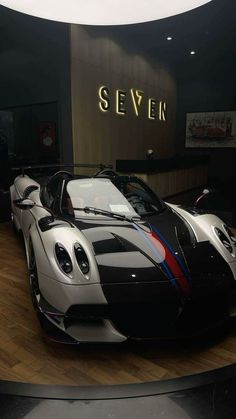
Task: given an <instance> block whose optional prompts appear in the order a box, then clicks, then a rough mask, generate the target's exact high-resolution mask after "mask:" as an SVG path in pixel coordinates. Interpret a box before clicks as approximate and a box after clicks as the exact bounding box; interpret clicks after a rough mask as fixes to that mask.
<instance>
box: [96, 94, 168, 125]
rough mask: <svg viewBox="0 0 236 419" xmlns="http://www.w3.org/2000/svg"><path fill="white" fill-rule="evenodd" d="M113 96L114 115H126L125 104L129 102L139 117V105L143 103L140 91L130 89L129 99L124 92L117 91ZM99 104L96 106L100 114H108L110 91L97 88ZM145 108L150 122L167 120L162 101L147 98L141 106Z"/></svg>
mask: <svg viewBox="0 0 236 419" xmlns="http://www.w3.org/2000/svg"><path fill="white" fill-rule="evenodd" d="M114 96H115V104H114V105H115V106H114V107H115V113H116V114H117V115H123V116H124V115H126V113H127V109H129V107H127V109H126V103H127V102H128V101H131V103H132V104H133V108H134V113H135V115H136V116H139V113H140V112H139V111H140V109H141V105H142V104H143V103H144V100H143V98H144V92H143V91H142V90H140V89H134V88H132V89H130V97H128V93H127V92H126V91H125V90H121V89H117V90H116V91H115V92H114ZM98 97H99V102H98V106H99V108H100V110H101V111H102V112H108V111H109V110H110V108H111V99H110V90H109V89H108V87H106V86H101V87H99V90H98ZM142 106H145V107H146V115H147V117H148V119H150V120H153V121H155V120H159V121H163V122H165V121H166V119H167V103H166V102H165V101H163V100H159V101H157V100H156V99H153V98H147V99H146V100H145V103H144V104H143V105H142Z"/></svg>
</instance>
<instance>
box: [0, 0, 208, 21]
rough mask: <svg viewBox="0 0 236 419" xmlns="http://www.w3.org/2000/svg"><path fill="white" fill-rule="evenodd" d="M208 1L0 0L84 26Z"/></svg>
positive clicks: (159, 14)
mask: <svg viewBox="0 0 236 419" xmlns="http://www.w3.org/2000/svg"><path fill="white" fill-rule="evenodd" d="M211 1H212V0H175V1H166V0H148V2H147V1H143V0H126V1H119V0H99V1H98V0H89V1H84V0H40V1H39V0H0V4H1V5H3V6H6V7H9V8H10V9H14V10H17V11H18V12H23V13H27V14H30V15H33V16H38V17H44V18H45V19H51V20H57V21H61V22H68V23H82V24H87V25H125V24H131V23H140V22H149V21H152V20H157V19H163V18H166V17H170V16H174V15H178V14H179V13H183V12H187V11H188V10H192V9H195V8H196V7H199V6H202V5H204V4H206V3H209V2H211ZM147 4H148V7H147Z"/></svg>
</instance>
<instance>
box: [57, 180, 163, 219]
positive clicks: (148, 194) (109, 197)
mask: <svg viewBox="0 0 236 419" xmlns="http://www.w3.org/2000/svg"><path fill="white" fill-rule="evenodd" d="M163 205H164V204H163V202H162V201H161V200H159V199H158V198H157V197H156V195H155V194H153V193H152V191H150V190H149V188H147V187H146V185H145V184H144V183H142V182H140V181H139V179H137V178H134V180H131V178H128V177H127V178H126V177H118V180H113V179H112V181H111V180H110V179H106V178H89V179H75V180H70V181H69V182H68V183H67V184H66V188H65V191H64V194H63V199H62V212H63V213H66V214H69V215H73V216H74V217H76V218H77V217H80V216H86V217H91V216H96V217H104V216H108V214H93V215H92V214H91V213H90V212H88V211H86V210H84V209H85V208H86V207H92V208H96V209H100V210H103V211H108V212H112V213H115V214H120V215H124V216H126V217H129V218H132V217H136V216H145V215H150V214H155V213H158V212H160V210H161V209H163Z"/></svg>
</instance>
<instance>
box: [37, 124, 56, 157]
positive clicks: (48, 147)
mask: <svg viewBox="0 0 236 419" xmlns="http://www.w3.org/2000/svg"><path fill="white" fill-rule="evenodd" d="M39 135H40V145H41V149H44V151H52V150H54V149H55V141H56V124H55V122H52V121H41V122H40V124H39Z"/></svg>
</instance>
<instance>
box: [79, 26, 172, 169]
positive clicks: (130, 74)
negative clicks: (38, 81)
mask: <svg viewBox="0 0 236 419" xmlns="http://www.w3.org/2000/svg"><path fill="white" fill-rule="evenodd" d="M98 34H99V28H98ZM101 85H106V86H107V87H108V88H109V89H110V91H111V110H109V111H108V112H106V113H103V112H101V110H100V109H99V106H98V103H99V98H98V90H99V87H100V86H101ZM131 88H137V89H141V90H143V91H144V99H143V105H144V103H145V102H147V100H148V98H149V97H151V98H154V99H156V100H158V101H159V100H165V101H166V102H167V121H166V122H163V121H158V119H157V120H149V119H148V118H147V103H145V106H143V105H142V106H143V108H142V111H141V114H140V116H139V117H137V116H136V115H135V112H134V109H133V106H132V101H131V99H129V100H128V99H127V105H126V107H127V114H126V115H125V116H120V115H117V114H116V113H115V90H116V89H122V90H125V91H127V96H128V95H129V94H130V89H131ZM71 93H72V128H73V147H74V161H75V162H83V163H101V162H102V163H105V164H108V163H112V164H113V165H114V167H115V160H116V159H142V158H145V154H146V150H147V149H148V148H152V149H154V151H155V155H156V156H157V157H169V156H172V155H174V154H175V128H176V127H175V125H176V83H175V80H174V79H173V77H172V75H171V74H170V73H169V72H168V70H167V69H166V68H165V67H164V66H163V65H162V64H161V63H160V64H159V65H158V66H155V67H154V66H152V65H151V63H150V62H148V60H147V59H145V58H144V57H143V56H141V55H135V54H132V53H130V52H129V53H128V52H127V51H126V50H125V46H123V47H122V45H119V44H118V43H117V42H115V41H114V40H113V39H112V37H111V36H109V37H104V36H103V37H100V36H94V33H93V36H91V35H90V34H89V32H88V30H87V29H86V28H85V27H83V26H80V25H71Z"/></svg>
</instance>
